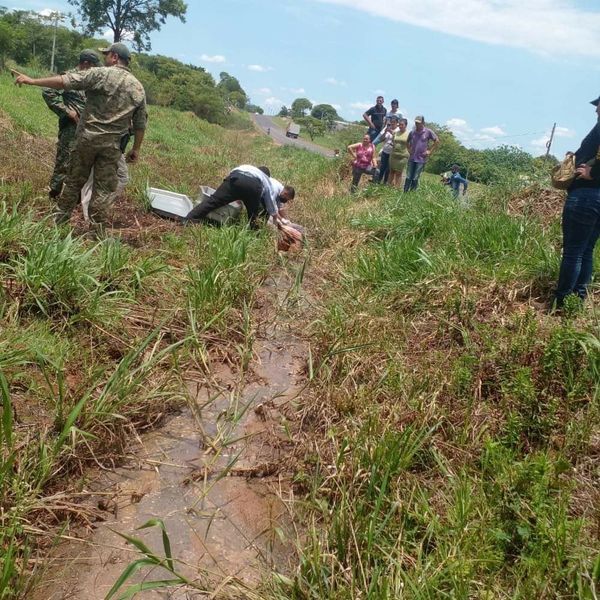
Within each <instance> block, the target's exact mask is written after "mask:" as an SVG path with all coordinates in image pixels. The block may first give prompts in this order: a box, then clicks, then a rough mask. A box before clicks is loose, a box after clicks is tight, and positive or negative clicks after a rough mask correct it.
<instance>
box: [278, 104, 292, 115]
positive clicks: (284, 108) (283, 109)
mask: <svg viewBox="0 0 600 600" xmlns="http://www.w3.org/2000/svg"><path fill="white" fill-rule="evenodd" d="M290 114H291V111H290V109H289V108H288V107H287V106H282V107H281V110H280V111H279V112H278V113H277V116H278V117H289V116H290Z"/></svg>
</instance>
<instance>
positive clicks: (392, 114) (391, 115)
mask: <svg viewBox="0 0 600 600" xmlns="http://www.w3.org/2000/svg"><path fill="white" fill-rule="evenodd" d="M391 106H392V107H391V109H390V110H389V111H388V112H387V113H386V115H385V119H384V127H385V126H386V125H388V124H389V123H390V121H392V119H396V121H399V120H400V119H402V113H401V112H400V111H399V110H398V100H396V99H395V98H394V100H392V102H391Z"/></svg>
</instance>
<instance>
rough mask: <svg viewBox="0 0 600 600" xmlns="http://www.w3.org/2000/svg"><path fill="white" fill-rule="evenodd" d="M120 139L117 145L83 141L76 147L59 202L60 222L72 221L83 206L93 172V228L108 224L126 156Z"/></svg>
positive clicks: (97, 141)
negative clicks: (80, 204) (120, 145)
mask: <svg viewBox="0 0 600 600" xmlns="http://www.w3.org/2000/svg"><path fill="white" fill-rule="evenodd" d="M122 155H123V154H122V152H121V149H120V147H119V139H116V140H115V141H114V142H112V143H111V142H110V141H108V142H106V141H99V140H96V139H93V140H88V139H85V138H83V137H79V138H78V139H77V140H76V141H75V144H74V146H73V150H72V152H71V159H70V161H69V170H68V173H67V178H66V180H65V187H64V189H63V193H62V195H61V197H60V198H59V199H58V213H57V214H56V222H57V223H64V222H66V221H68V220H69V218H70V217H71V213H72V212H73V209H74V208H75V207H76V206H77V205H78V204H79V202H80V194H81V190H82V189H83V187H84V186H85V184H86V182H87V180H88V178H89V176H90V174H91V172H92V169H93V170H94V175H93V185H92V197H91V198H90V204H89V209H88V212H89V217H90V221H91V223H92V225H99V226H100V227H102V226H104V225H106V224H107V223H108V218H109V216H110V207H111V205H112V203H113V202H114V199H115V192H116V191H117V185H118V177H117V170H118V164H119V159H120V158H121V156H122Z"/></svg>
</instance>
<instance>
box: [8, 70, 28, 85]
mask: <svg viewBox="0 0 600 600" xmlns="http://www.w3.org/2000/svg"><path fill="white" fill-rule="evenodd" d="M10 73H11V75H12V76H13V77H14V78H15V85H18V86H19V87H21V86H22V85H31V84H32V82H33V79H32V78H31V77H27V75H23V73H19V71H15V70H14V69H11V70H10Z"/></svg>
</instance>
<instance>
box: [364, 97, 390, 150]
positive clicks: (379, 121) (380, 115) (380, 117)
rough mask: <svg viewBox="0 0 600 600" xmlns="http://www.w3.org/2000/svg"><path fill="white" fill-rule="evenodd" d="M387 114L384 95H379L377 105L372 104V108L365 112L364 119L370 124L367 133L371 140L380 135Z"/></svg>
mask: <svg viewBox="0 0 600 600" xmlns="http://www.w3.org/2000/svg"><path fill="white" fill-rule="evenodd" d="M386 114H387V109H386V108H385V106H384V105H383V96H377V100H376V103H375V106H371V108H370V109H369V110H367V111H366V112H365V113H364V114H363V119H364V120H365V121H366V123H367V125H368V126H369V130H368V131H367V133H368V135H369V140H370V141H371V142H372V141H373V140H374V139H375V138H376V137H377V136H378V135H379V132H380V131H381V130H382V129H383V121H384V119H385V115H386Z"/></svg>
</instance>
